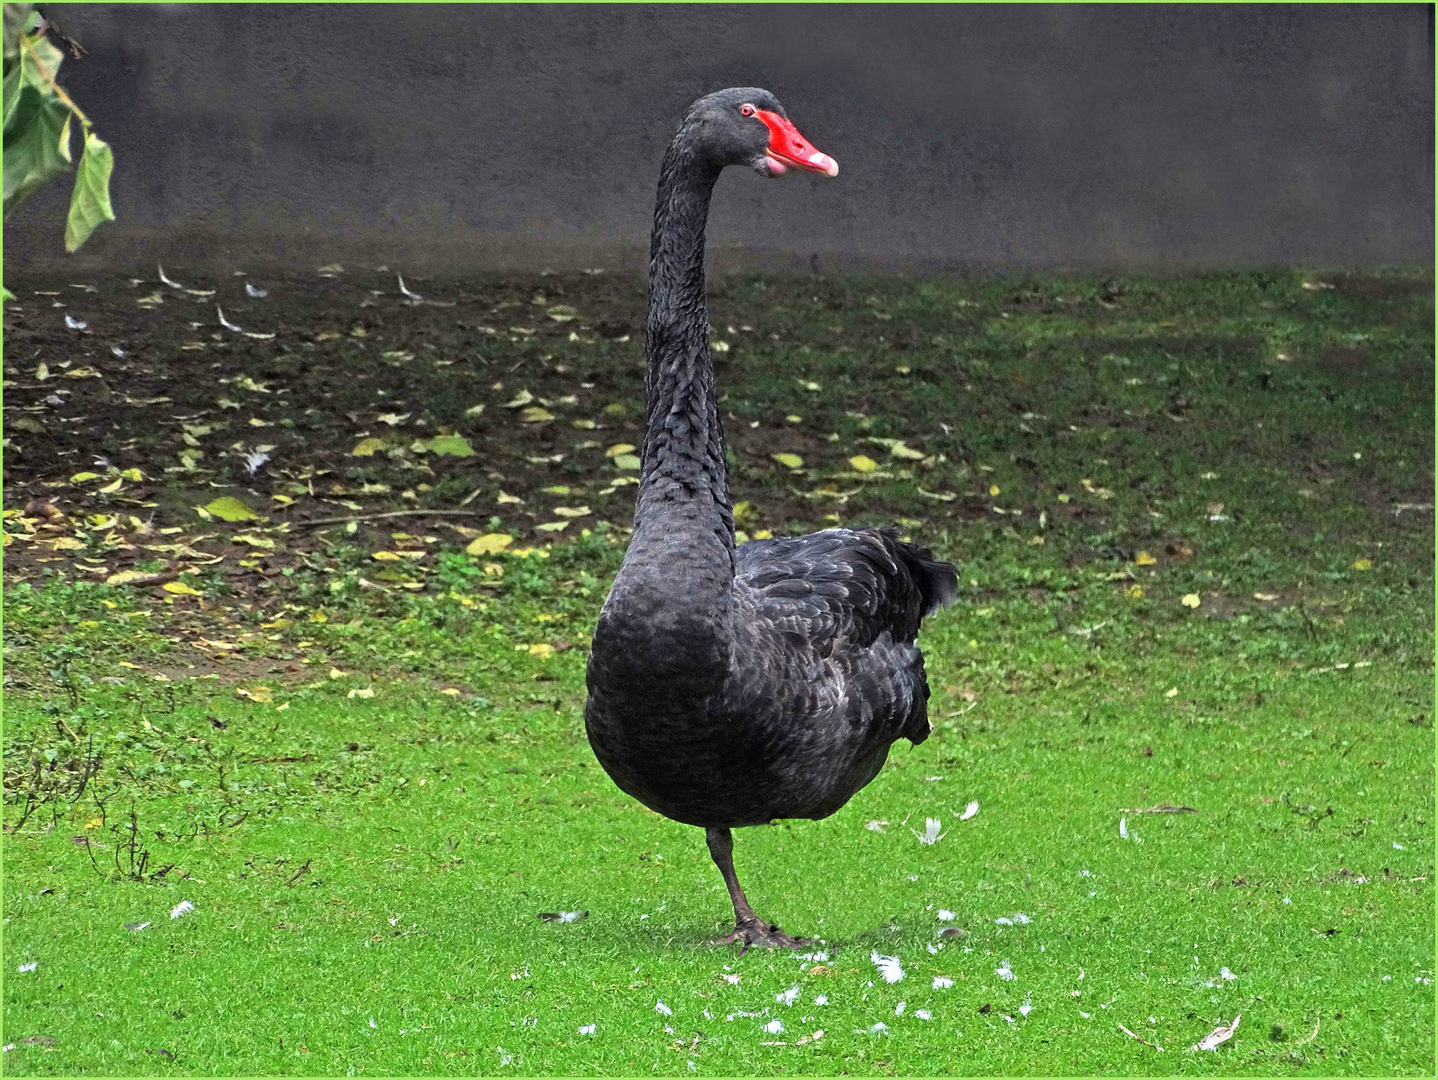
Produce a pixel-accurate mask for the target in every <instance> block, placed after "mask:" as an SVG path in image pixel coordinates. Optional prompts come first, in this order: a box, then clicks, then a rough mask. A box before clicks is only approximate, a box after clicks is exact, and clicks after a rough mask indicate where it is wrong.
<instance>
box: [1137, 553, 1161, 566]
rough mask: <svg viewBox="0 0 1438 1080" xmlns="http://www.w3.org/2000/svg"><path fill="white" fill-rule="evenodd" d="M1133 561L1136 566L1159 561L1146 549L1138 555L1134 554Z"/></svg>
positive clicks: (1149, 564)
mask: <svg viewBox="0 0 1438 1080" xmlns="http://www.w3.org/2000/svg"><path fill="white" fill-rule="evenodd" d="M1133 561H1134V565H1135V566H1153V565H1154V564H1155V563H1157V562H1158V560H1157V559H1155V558H1154V557H1153V556H1152V555H1150V554H1149V553H1148V552H1146V551H1140V552H1139V553H1138V554H1137V555H1136V556H1134V560H1133Z"/></svg>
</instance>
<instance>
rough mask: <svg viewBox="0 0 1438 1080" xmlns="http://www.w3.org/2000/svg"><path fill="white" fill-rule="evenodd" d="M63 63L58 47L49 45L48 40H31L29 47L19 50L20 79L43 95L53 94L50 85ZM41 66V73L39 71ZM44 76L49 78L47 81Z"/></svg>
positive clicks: (63, 58)
mask: <svg viewBox="0 0 1438 1080" xmlns="http://www.w3.org/2000/svg"><path fill="white" fill-rule="evenodd" d="M64 61H65V54H64V53H63V52H61V51H60V49H59V47H58V46H56V45H53V44H51V42H50V40H49V39H48V38H44V37H38V38H31V39H30V47H29V48H23V49H21V50H20V70H21V78H23V79H24V80H25V82H27V83H29V84H30V85H31V86H34V87H38V88H39V89H40V90H42V91H43V92H44V93H45V94H47V95H49V94H53V93H54V92H55V91H54V90H53V88H52V87H51V83H53V82H54V80H55V78H56V76H58V75H59V74H60V65H61V64H62V63H64ZM42 66H43V67H44V71H43V72H42V71H41V70H40V69H41V67H42ZM46 75H49V76H50V77H49V78H48V79H47V78H46V77H45V76H46Z"/></svg>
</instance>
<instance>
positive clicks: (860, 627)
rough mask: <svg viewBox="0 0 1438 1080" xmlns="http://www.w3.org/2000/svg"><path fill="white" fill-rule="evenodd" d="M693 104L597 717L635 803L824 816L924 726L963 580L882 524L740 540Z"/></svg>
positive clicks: (654, 290)
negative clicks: (927, 632) (712, 341)
mask: <svg viewBox="0 0 1438 1080" xmlns="http://www.w3.org/2000/svg"><path fill="white" fill-rule="evenodd" d="M730 93H740V92H730ZM742 93H744V94H749V95H752V94H762V93H763V91H752V90H747V91H742ZM718 96H719V95H714V97H718ZM766 96H767V95H766ZM705 100H706V101H708V100H709V99H705ZM703 104H704V102H700V103H698V105H703ZM776 104H777V103H776ZM698 105H696V110H695V112H691V115H690V117H689V118H687V119H686V121H685V124H684V126H682V127H681V128H680V131H679V134H678V135H677V136H676V138H675V140H674V144H673V145H672V146H671V147H670V150H669V152H668V154H667V155H666V156H665V160H664V165H663V168H662V170H661V178H660V185H659V197H658V200H657V204H656V208H655V227H654V236H653V239H652V241H651V247H650V294H649V316H648V320H647V323H646V334H645V345H646V355H647V358H648V361H647V369H646V374H645V391H646V421H647V422H646V433H645V438H644V447H643V465H642V469H641V474H640V476H641V479H640V486H639V492H638V497H637V500H636V506H635V516H634V533H633V536H632V538H631V541H630V545H629V549H628V551H627V553H626V555H625V559H624V564H623V566H622V567H621V568H620V571H619V574H618V576H617V577H616V578H615V582H614V586H613V589H612V590H611V592H610V595H609V598H608V600H607V601H606V602H605V605H604V609H603V611H602V612H601V614H600V617H599V622H598V625H597V626H596V628H595V633H594V639H593V645H592V649H591V652H590V656H589V666H588V673H587V679H588V686H589V700H588V703H587V705H586V708H585V728H586V730H587V732H588V735H589V741H590V744H591V746H592V747H593V748H594V753H595V756H596V757H597V758H598V759H599V762H600V764H601V765H602V766H603V767H604V769H605V770H606V771H607V772H608V773H609V775H610V776H611V777H612V778H613V779H614V782H615V783H616V784H618V786H619V787H620V788H621V789H623V790H624V791H626V792H628V793H629V794H630V795H633V796H634V797H635V798H636V799H638V800H639V801H640V802H642V803H644V804H645V805H646V806H648V807H650V808H651V809H654V810H656V811H658V812H659V813H662V814H664V815H666V816H667V817H670V818H673V819H675V820H677V821H681V822H685V823H687V824H690V825H697V826H701V827H703V828H718V827H731V828H732V827H735V826H741V825H758V824H763V823H764V822H767V821H770V820H772V819H774V818H783V817H805V818H822V817H826V816H828V815H829V814H832V813H834V811H836V810H838V809H839V808H840V807H842V806H843V805H844V804H845V803H846V802H848V800H849V799H850V797H851V796H853V794H854V793H855V792H856V791H858V790H859V789H860V788H862V787H863V786H864V785H865V784H867V783H868V782H869V781H870V780H872V779H873V778H874V777H875V776H876V775H877V774H878V772H879V770H880V768H882V767H883V764H884V761H885V759H886V758H887V756H888V752H889V747H890V746H891V745H892V744H893V743H894V742H895V741H896V740H898V739H900V738H907V739H909V740H910V741H911V742H912V743H915V744H917V743H920V742H922V741H923V740H924V739H925V738H927V737H928V734H929V722H928V697H929V688H928V683H927V682H926V680H925V677H924V661H923V656H922V654H921V653H920V652H919V650H918V648H917V647H916V646H915V645H914V640H915V637H916V636H917V634H918V630H919V623H920V621H921V620H922V619H923V618H924V616H926V615H929V614H931V613H932V612H934V611H935V610H937V609H938V608H939V607H941V606H945V605H947V604H949V603H952V602H953V599H954V597H955V594H956V592H957V586H958V578H957V574H956V572H955V569H954V567H953V566H952V565H951V564H949V563H945V562H939V561H936V560H934V559H933V558H932V557H931V555H930V554H929V553H928V552H927V551H924V550H921V549H919V548H917V547H914V546H913V545H911V544H908V543H904V542H902V541H900V540H898V539H897V538H896V537H895V536H893V535H892V534H891V533H889V532H887V531H883V530H874V529H826V530H824V531H823V532H818V533H813V534H810V535H808V536H801V537H794V538H787V539H774V540H754V541H750V542H748V543H746V544H743V545H741V546H739V547H737V548H736V547H735V545H734V518H733V510H732V506H731V504H730V501H729V487H728V478H727V475H726V473H725V467H724V435H723V430H722V427H721V425H720V422H719V415H718V409H717V397H716V393H715V388H714V369H713V365H712V363H711V361H710V357H709V345H708V339H709V334H708V329H709V326H708V313H707V309H706V306H705V297H704V258H703V255H704V223H705V220H706V218H707V216H708V212H709V198H710V194H711V192H712V190H713V186H714V182H715V180H716V179H717V177H718V173H719V166H716V165H715V164H714V162H713V161H712V160H710V159H709V158H707V157H706V156H705V154H704V152H703V147H702V145H700V144H699V141H698V140H699V134H696V133H702V131H703V123H702V121H703V117H702V113H701V112H700V110H699V108H698ZM696 117H697V119H696Z"/></svg>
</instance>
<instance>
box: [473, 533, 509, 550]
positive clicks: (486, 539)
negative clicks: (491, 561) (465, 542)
mask: <svg viewBox="0 0 1438 1080" xmlns="http://www.w3.org/2000/svg"><path fill="white" fill-rule="evenodd" d="M512 543H514V537H512V536H510V535H509V534H508V533H485V535H483V536H477V537H475V538H474V539H473V540H471V541H470V542H469V546H468V547H466V548H465V549H464V550H465V553H466V554H469V555H498V554H499V553H500V552H501V551H503V550H504V549H505V548H507V547H509V545H510V544H512Z"/></svg>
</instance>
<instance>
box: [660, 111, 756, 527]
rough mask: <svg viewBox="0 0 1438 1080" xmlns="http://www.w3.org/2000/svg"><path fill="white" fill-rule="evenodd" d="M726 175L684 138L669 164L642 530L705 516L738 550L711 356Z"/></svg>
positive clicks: (663, 176)
mask: <svg viewBox="0 0 1438 1080" xmlns="http://www.w3.org/2000/svg"><path fill="white" fill-rule="evenodd" d="M718 178H719V170H718V169H717V168H715V167H714V166H713V165H712V164H710V163H709V162H708V161H706V160H704V159H703V158H702V157H700V156H698V155H695V154H694V153H693V152H692V151H691V148H690V146H689V145H688V140H687V137H686V131H685V130H681V131H680V133H679V135H678V136H677V137H676V138H675V140H674V144H673V145H672V146H671V147H670V148H669V152H668V153H667V154H666V155H665V157H664V165H663V168H662V169H661V171H660V178H659V195H658V199H657V200H656V204H655V207H654V233H653V236H652V237H651V239H650V242H649V314H648V318H647V320H646V322H645V327H644V344H645V357H646V361H647V366H646V369H645V376H644V390H645V406H646V407H645V433H644V449H643V471H642V473H641V475H640V489H639V499H638V508H637V517H636V528H637V529H638V528H642V527H644V526H645V525H646V524H647V523H648V521H650V520H651V519H653V518H655V517H656V516H657V517H659V518H665V517H668V516H670V515H672V514H675V513H679V512H681V507H682V508H683V511H682V512H683V513H684V514H685V516H686V517H687V516H690V515H691V513H693V512H701V511H702V512H703V513H704V514H705V515H707V516H709V517H711V518H713V519H714V525H715V529H716V532H717V533H718V534H721V539H722V541H723V543H724V545H725V546H726V548H732V547H733V544H734V520H733V511H732V510H731V508H730V503H729V482H728V478H727V476H726V474H725V469H724V431H723V428H722V426H721V424H720V422H719V409H718V401H717V399H716V394H715V389H714V365H713V363H712V361H711V360H710V357H709V311H708V307H707V305H706V304H705V297H704V291H705V290H704V226H705V223H706V222H707V220H708V218H709V199H710V196H711V195H712V194H713V191H714V183H715V181H716V180H717V179H718Z"/></svg>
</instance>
